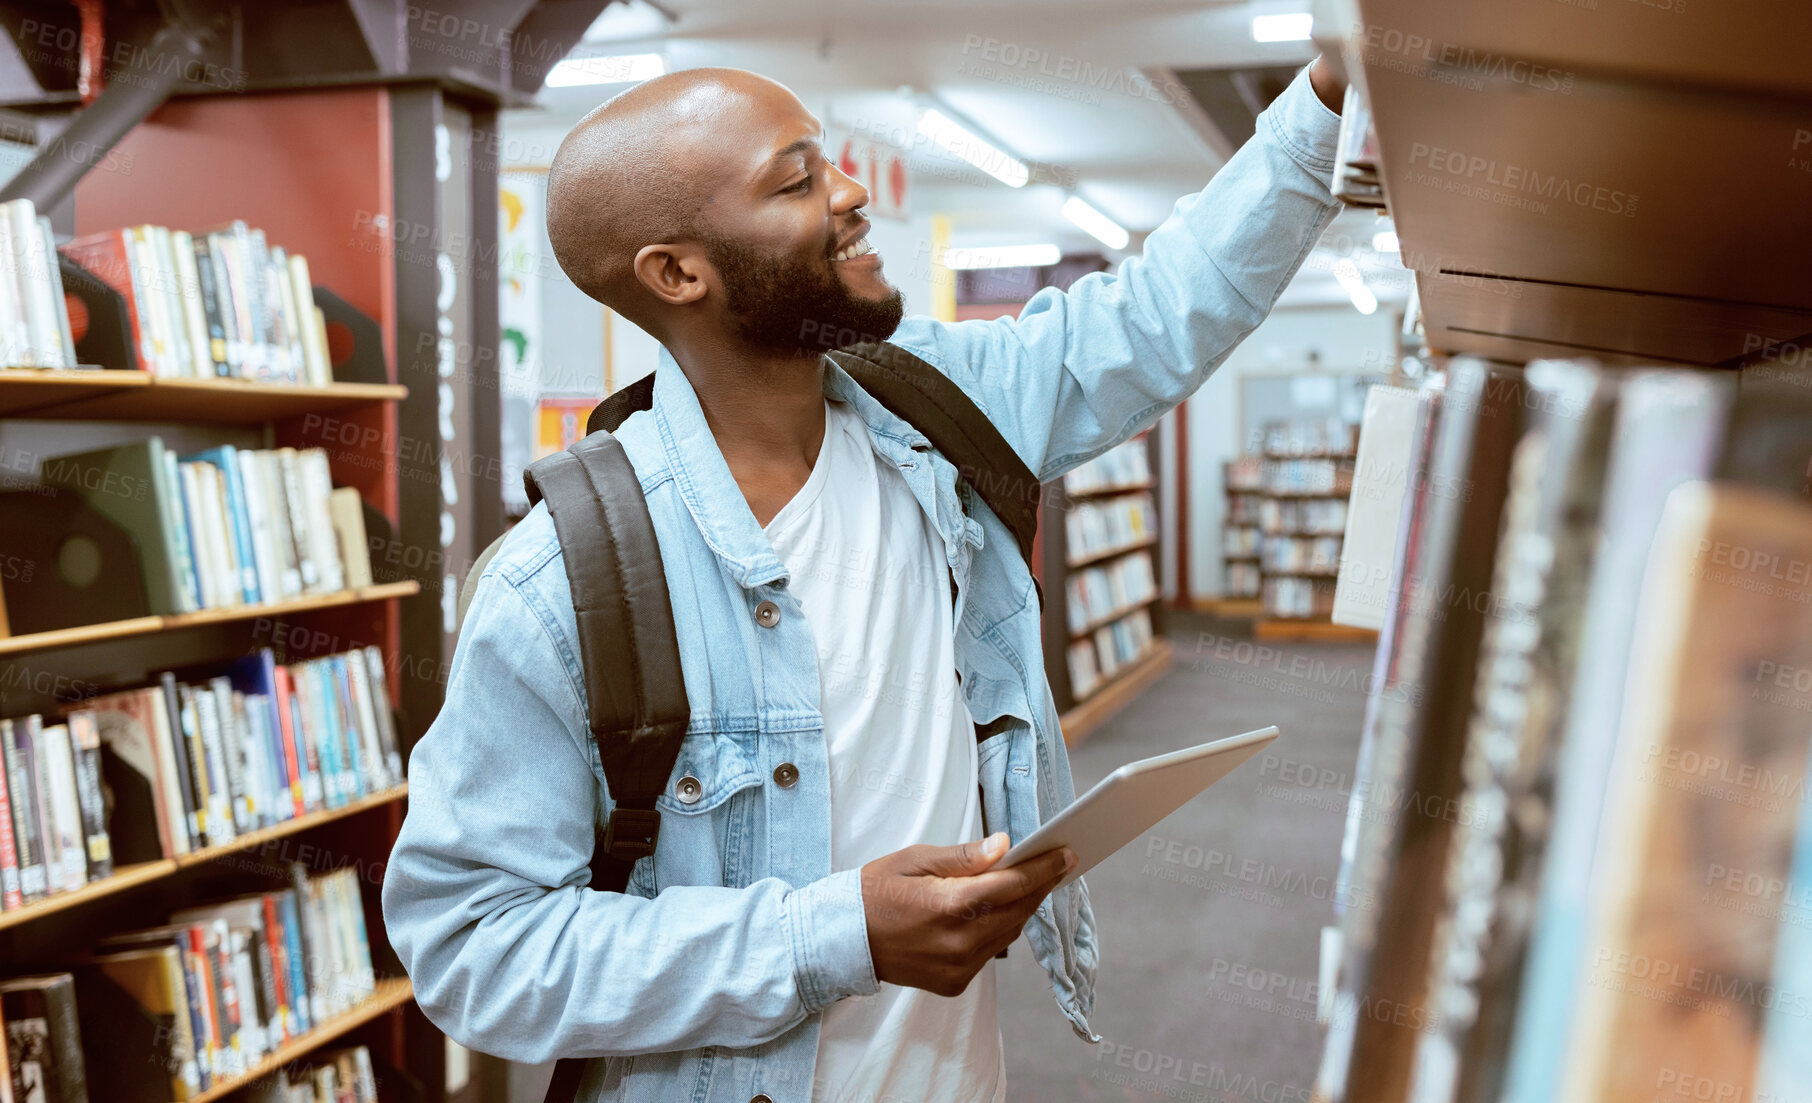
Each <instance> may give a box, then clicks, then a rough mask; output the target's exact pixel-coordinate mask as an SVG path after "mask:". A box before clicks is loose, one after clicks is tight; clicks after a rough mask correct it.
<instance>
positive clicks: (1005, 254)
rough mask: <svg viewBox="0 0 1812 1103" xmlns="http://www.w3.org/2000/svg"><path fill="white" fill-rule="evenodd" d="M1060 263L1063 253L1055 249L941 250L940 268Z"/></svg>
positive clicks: (980, 247) (1000, 247)
mask: <svg viewBox="0 0 1812 1103" xmlns="http://www.w3.org/2000/svg"><path fill="white" fill-rule="evenodd" d="M1062 259H1063V250H1061V249H1059V248H1057V246H1055V245H979V246H976V247H975V248H973V249H946V250H944V267H945V268H950V269H970V268H1043V267H1044V266H1045V265H1047V264H1056V263H1057V262H1058V261H1060V260H1062Z"/></svg>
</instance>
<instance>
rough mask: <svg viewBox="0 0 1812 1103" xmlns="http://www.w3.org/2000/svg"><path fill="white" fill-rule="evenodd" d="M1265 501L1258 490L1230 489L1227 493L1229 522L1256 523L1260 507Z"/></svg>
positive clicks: (1239, 523) (1232, 523) (1237, 523)
mask: <svg viewBox="0 0 1812 1103" xmlns="http://www.w3.org/2000/svg"><path fill="white" fill-rule="evenodd" d="M1264 501H1265V498H1264V496H1263V495H1262V494H1261V493H1260V492H1258V491H1248V490H1230V491H1228V493H1227V518H1226V520H1227V524H1229V525H1256V524H1258V517H1259V509H1260V507H1261V506H1262V505H1263V503H1264Z"/></svg>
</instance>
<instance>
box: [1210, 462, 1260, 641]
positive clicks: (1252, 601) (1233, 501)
mask: <svg viewBox="0 0 1812 1103" xmlns="http://www.w3.org/2000/svg"><path fill="white" fill-rule="evenodd" d="M1257 461H1258V457H1256V456H1241V457H1239V458H1238V459H1233V460H1228V461H1227V462H1226V463H1223V464H1222V465H1221V489H1222V491H1223V492H1224V493H1225V495H1226V504H1225V506H1224V508H1223V509H1222V511H1221V518H1222V520H1221V591H1222V593H1223V595H1224V596H1223V597H1222V598H1220V599H1218V602H1217V604H1219V605H1221V606H1224V607H1225V608H1227V609H1229V610H1237V611H1234V612H1225V613H1221V614H1220V615H1222V616H1228V617H1242V618H1243V617H1256V616H1258V615H1260V614H1261V613H1262V612H1263V611H1264V603H1263V602H1261V601H1260V600H1259V595H1260V594H1262V593H1263V592H1264V588H1263V582H1262V581H1261V582H1260V584H1259V588H1258V589H1257V590H1252V591H1248V590H1247V589H1246V588H1244V587H1240V588H1238V589H1237V590H1236V589H1235V588H1234V586H1233V578H1232V576H1233V567H1234V565H1235V564H1248V563H1258V562H1259V561H1260V558H1261V557H1260V556H1259V554H1258V550H1257V549H1256V548H1254V549H1253V550H1252V551H1249V552H1229V551H1228V550H1227V534H1228V533H1230V532H1232V531H1233V530H1235V529H1250V530H1252V534H1253V539H1254V540H1257V539H1259V538H1260V537H1261V535H1262V534H1261V533H1260V532H1259V527H1258V522H1257V521H1256V520H1255V519H1251V518H1240V519H1235V514H1236V513H1238V512H1240V509H1239V507H1240V505H1241V504H1242V500H1253V499H1256V498H1258V497H1259V496H1260V495H1261V493H1262V491H1261V490H1260V489H1259V488H1256V487H1253V486H1251V485H1250V483H1249V481H1248V480H1247V479H1246V478H1245V477H1244V476H1242V475H1240V474H1239V469H1240V468H1241V467H1242V466H1245V465H1247V464H1252V463H1256V462H1257ZM1198 604H1199V603H1198Z"/></svg>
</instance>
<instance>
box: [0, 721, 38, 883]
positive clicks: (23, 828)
mask: <svg viewBox="0 0 1812 1103" xmlns="http://www.w3.org/2000/svg"><path fill="white" fill-rule="evenodd" d="M0 735H4V736H5V744H4V746H5V753H6V787H7V792H8V793H9V795H10V796H11V797H12V811H13V836H14V843H15V844H16V845H17V847H18V850H19V889H20V891H21V892H22V893H23V894H24V897H25V902H26V903H30V902H31V901H33V900H38V899H42V898H43V896H44V894H45V892H46V891H47V889H48V888H49V879H48V874H47V872H46V870H45V866H44V841H43V840H44V836H43V834H42V831H43V828H42V824H43V822H44V821H43V818H42V816H41V815H40V814H39V812H38V786H37V781H36V772H37V770H36V765H35V763H34V761H33V758H34V755H33V750H32V745H31V734H30V732H29V731H28V730H27V728H26V725H25V722H24V721H23V720H18V721H14V720H0Z"/></svg>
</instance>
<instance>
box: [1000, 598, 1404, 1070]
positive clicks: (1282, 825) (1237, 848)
mask: <svg viewBox="0 0 1812 1103" xmlns="http://www.w3.org/2000/svg"><path fill="white" fill-rule="evenodd" d="M1237 632H1238V629H1237V628H1232V629H1230V628H1229V626H1227V625H1224V624H1221V623H1217V622H1215V621H1211V620H1209V619H1207V618H1199V617H1189V616H1176V615H1173V616H1172V617H1171V637H1172V639H1173V641H1174V642H1175V644H1176V648H1177V661H1176V665H1175V666H1174V667H1173V668H1172V670H1171V672H1170V673H1169V674H1168V675H1167V676H1166V677H1165V678H1164V679H1163V680H1162V681H1160V682H1159V683H1158V684H1157V685H1155V686H1154V687H1153V688H1152V689H1151V690H1149V691H1148V692H1147V693H1145V694H1144V695H1143V696H1142V697H1141V698H1140V699H1139V700H1138V701H1136V702H1134V703H1133V704H1132V705H1131V706H1129V707H1128V708H1126V709H1125V710H1124V711H1123V712H1121V713H1120V714H1119V715H1118V716H1116V717H1115V718H1114V719H1113V720H1112V721H1110V722H1109V723H1107V724H1106V725H1104V726H1103V727H1102V728H1100V729H1099V730H1097V731H1096V732H1095V734H1094V735H1093V736H1092V737H1091V738H1089V739H1088V740H1087V741H1086V742H1085V743H1083V745H1082V746H1080V747H1077V748H1074V749H1073V750H1072V751H1071V755H1070V761H1071V766H1072V769H1073V771H1074V774H1075V778H1076V790H1077V792H1082V791H1084V790H1086V789H1087V788H1088V787H1089V786H1091V785H1093V784H1095V782H1097V781H1099V780H1100V779H1101V778H1102V777H1104V776H1105V775H1106V774H1107V773H1109V772H1110V771H1111V770H1113V769H1114V768H1115V767H1117V766H1119V765H1120V764H1122V763H1124V762H1127V761H1130V760H1133V759H1138V758H1145V757H1148V756H1150V755H1154V754H1159V753H1161V752H1164V751H1167V750H1174V749H1176V748H1178V747H1184V746H1189V745H1191V744H1195V743H1200V742H1205V741H1207V740H1210V739H1215V738H1219V737H1222V736H1227V735H1235V734H1238V733H1240V732H1243V731H1249V730H1251V729H1253V728H1259V727H1264V726H1265V725H1267V724H1276V725H1277V726H1278V728H1280V729H1281V731H1282V734H1281V736H1280V738H1279V739H1278V740H1277V742H1275V743H1273V744H1272V745H1271V747H1269V748H1268V749H1267V750H1266V751H1263V752H1260V754H1259V756H1257V757H1255V758H1253V759H1252V760H1251V761H1249V762H1247V763H1246V764H1245V765H1244V766H1242V767H1240V769H1239V770H1238V771H1237V772H1236V773H1234V774H1233V775H1232V776H1230V777H1228V778H1227V779H1226V780H1224V781H1222V782H1221V783H1220V784H1219V785H1216V786H1215V787H1214V788H1213V789H1211V790H1210V791H1209V792H1208V793H1207V794H1206V795H1205V796H1202V797H1199V798H1197V799H1196V800H1195V801H1192V802H1191V803H1190V804H1188V805H1186V806H1185V807H1184V808H1182V809H1181V810H1179V811H1178V812H1176V813H1175V814H1174V815H1172V816H1171V817H1170V818H1168V819H1166V820H1165V821H1164V822H1163V823H1162V824H1160V825H1159V826H1158V828H1157V829H1156V830H1155V831H1153V832H1151V833H1150V834H1149V835H1148V836H1146V837H1145V838H1144V839H1143V840H1142V841H1140V842H1137V843H1134V844H1133V846H1131V847H1128V848H1127V849H1126V850H1123V851H1121V852H1120V853H1119V854H1117V855H1115V856H1114V857H1113V858H1112V859H1110V860H1109V861H1108V862H1106V863H1104V864H1103V865H1102V866H1100V867H1098V868H1097V869H1096V870H1095V871H1094V872H1092V873H1091V874H1089V877H1088V882H1089V888H1090V895H1091V899H1092V900H1093V901H1094V907H1095V917H1096V921H1097V925H1098V927H1099V931H1100V941H1101V967H1100V975H1099V984H1098V987H1097V990H1096V1000H1095V1013H1094V1017H1093V1026H1094V1029H1095V1031H1096V1033H1098V1034H1101V1035H1102V1036H1103V1038H1104V1041H1103V1042H1102V1043H1101V1044H1100V1045H1098V1046H1091V1045H1089V1044H1088V1043H1086V1042H1084V1041H1082V1040H1081V1039H1079V1038H1078V1037H1077V1036H1076V1035H1075V1034H1074V1033H1073V1032H1072V1031H1071V1029H1070V1026H1069V1023H1068V1021H1067V1020H1066V1019H1064V1018H1063V1016H1062V1015H1061V1013H1060V1012H1058V1010H1057V1007H1056V1005H1055V1003H1054V1002H1053V1001H1052V997H1051V992H1050V987H1049V983H1048V981H1047V980H1046V979H1045V977H1044V974H1043V973H1042V971H1040V970H1039V969H1038V967H1037V965H1036V963H1035V962H1034V961H1033V960H1032V958H1031V954H1030V953H1029V952H1028V950H1027V949H1026V948H1025V944H1024V943H1023V942H1022V943H1020V944H1019V945H1017V946H1016V947H1015V948H1014V950H1013V952H1012V953H1011V954H1010V955H1009V956H1008V958H1007V960H1006V961H1004V962H1001V963H1000V965H999V969H1000V973H999V983H1000V1003H1001V1032H1002V1035H1003V1036H1004V1038H1005V1042H1006V1061H1007V1085H1008V1091H1007V1098H1008V1099H1009V1100H1011V1101H1013V1103H1021V1101H1024V1103H1032V1101H1037V1103H1048V1101H1053V1100H1055V1101H1065V1103H1067V1101H1071V1100H1075V1101H1087V1100H1148V1099H1153V1098H1158V1099H1184V1100H1214V1101H1217V1103H1218V1101H1222V1100H1226V1101H1232V1100H1252V1101H1261V1100H1263V1101H1271V1100H1276V1101H1285V1103H1288V1101H1294V1100H1300V1101H1303V1103H1307V1100H1308V1099H1309V1091H1310V1089H1311V1087H1312V1086H1313V1083H1314V1077H1315V1068H1316V1064H1317V1062H1318V1061H1319V1059H1320V1054H1321V1038H1322V1031H1321V1028H1320V1027H1319V1026H1318V1025H1317V1023H1316V1021H1315V1004H1316V993H1317V969H1318V961H1319V957H1320V954H1319V945H1320V937H1321V933H1320V932H1321V928H1322V927H1323V925H1325V924H1328V923H1330V922H1332V916H1333V900H1332V896H1333V889H1332V886H1333V875H1334V872H1335V868H1336V865H1337V862H1338V856H1339V847H1340V836H1341V824H1342V819H1343V817H1344V815H1345V810H1346V799H1347V795H1348V794H1349V793H1350V791H1351V788H1352V771H1353V763H1354V757H1355V755H1356V753H1357V749H1358V744H1359V731H1360V727H1361V723H1362V720H1363V716H1364V712H1365V692H1364V691H1365V686H1366V685H1367V684H1368V682H1369V675H1370V672H1371V661H1372V653H1373V650H1374V649H1373V647H1372V646H1371V645H1369V644H1363V645H1356V644H1310V643H1285V644H1268V645H1263V646H1264V648H1265V650H1259V647H1260V645H1257V644H1254V643H1252V642H1251V641H1249V640H1246V639H1244V638H1242V637H1240V636H1238V635H1237Z"/></svg>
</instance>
